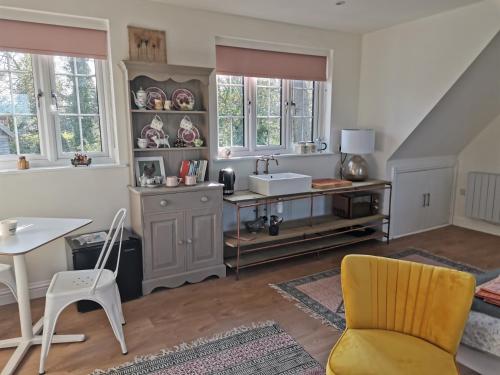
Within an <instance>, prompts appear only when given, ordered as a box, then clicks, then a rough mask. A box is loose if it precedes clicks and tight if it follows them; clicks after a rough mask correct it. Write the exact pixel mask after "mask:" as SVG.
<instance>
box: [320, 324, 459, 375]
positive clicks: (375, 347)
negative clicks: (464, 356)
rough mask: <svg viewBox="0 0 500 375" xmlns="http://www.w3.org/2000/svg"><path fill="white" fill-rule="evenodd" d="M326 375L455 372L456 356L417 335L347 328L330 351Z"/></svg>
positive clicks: (410, 374)
mask: <svg viewBox="0 0 500 375" xmlns="http://www.w3.org/2000/svg"><path fill="white" fill-rule="evenodd" d="M326 374H327V375H345V374H348V375H370V374H374V375H375V374H377V375H381V374H383V375H401V374H405V375H413V374H415V375H422V374H425V375H434V374H435V375H452V374H453V375H456V374H458V371H457V368H456V366H455V361H454V358H453V355H451V354H450V353H448V352H446V351H445V350H443V349H441V348H439V347H438V346H436V345H433V344H431V343H430V342H427V341H425V340H423V339H420V338H418V337H415V336H411V335H406V334H403V333H398V332H394V331H387V330H381V329H354V328H348V329H347V330H346V331H345V332H344V334H343V335H342V337H341V338H340V340H339V341H338V342H337V344H336V345H335V347H334V348H333V349H332V352H331V353H330V358H329V359H328V364H327V368H326Z"/></svg>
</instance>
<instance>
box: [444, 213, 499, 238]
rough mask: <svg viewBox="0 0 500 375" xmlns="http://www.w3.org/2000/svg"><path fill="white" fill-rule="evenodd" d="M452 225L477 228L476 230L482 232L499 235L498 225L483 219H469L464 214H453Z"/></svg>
mask: <svg viewBox="0 0 500 375" xmlns="http://www.w3.org/2000/svg"><path fill="white" fill-rule="evenodd" d="M453 225H456V226H457V227H462V228H466V229H472V230H477V231H478V232H484V233H489V234H493V235H496V236H500V225H498V224H492V223H489V222H487V221H483V220H478V219H470V218H468V217H465V216H454V217H453Z"/></svg>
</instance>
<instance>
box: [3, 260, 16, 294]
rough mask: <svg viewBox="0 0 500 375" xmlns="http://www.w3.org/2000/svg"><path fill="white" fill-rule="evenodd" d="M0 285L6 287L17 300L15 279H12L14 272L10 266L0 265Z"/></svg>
mask: <svg viewBox="0 0 500 375" xmlns="http://www.w3.org/2000/svg"><path fill="white" fill-rule="evenodd" d="M0 283H2V284H5V285H7V287H8V288H9V289H10V291H11V292H12V294H13V295H14V298H15V299H16V300H17V294H16V279H15V278H14V272H13V271H12V266H11V265H10V264H0Z"/></svg>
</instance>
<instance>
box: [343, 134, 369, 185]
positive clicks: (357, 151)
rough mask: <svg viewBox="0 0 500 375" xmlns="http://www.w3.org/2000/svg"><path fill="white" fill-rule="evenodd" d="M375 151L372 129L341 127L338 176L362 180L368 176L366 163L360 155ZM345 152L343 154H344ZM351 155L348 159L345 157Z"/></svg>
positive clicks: (351, 179)
mask: <svg viewBox="0 0 500 375" xmlns="http://www.w3.org/2000/svg"><path fill="white" fill-rule="evenodd" d="M374 151H375V131H374V130H373V129H342V132H341V139H340V178H342V179H346V180H350V181H364V180H366V179H367V178H368V164H367V163H366V160H365V159H363V157H362V156H361V155H363V154H371V153H373V152H374ZM344 154H345V155H344ZM348 154H350V155H351V157H350V158H349V160H347V162H346V159H347V157H348Z"/></svg>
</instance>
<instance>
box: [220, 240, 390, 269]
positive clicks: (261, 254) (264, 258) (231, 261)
mask: <svg viewBox="0 0 500 375" xmlns="http://www.w3.org/2000/svg"><path fill="white" fill-rule="evenodd" d="M386 236H387V234H386V233H385V232H382V231H375V232H373V233H371V234H367V235H364V236H356V235H354V234H352V233H345V234H340V235H338V236H337V237H335V238H333V239H332V238H322V237H318V238H316V239H313V240H310V241H308V242H303V243H299V244H288V245H287V244H284V245H283V246H279V247H275V248H270V249H268V250H265V251H258V252H251V253H246V254H240V259H239V260H238V258H237V256H231V257H226V258H225V259H224V263H225V264H226V266H227V267H229V268H231V269H236V270H238V269H242V268H247V267H253V266H257V265H260V264H265V263H271V262H276V261H279V260H283V259H290V258H295V257H299V256H303V255H308V254H312V253H320V252H322V251H327V250H331V249H335V248H338V247H342V246H347V245H352V244H356V243H360V242H365V241H370V240H378V239H381V238H384V237H386Z"/></svg>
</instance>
